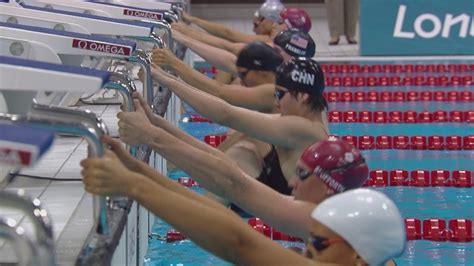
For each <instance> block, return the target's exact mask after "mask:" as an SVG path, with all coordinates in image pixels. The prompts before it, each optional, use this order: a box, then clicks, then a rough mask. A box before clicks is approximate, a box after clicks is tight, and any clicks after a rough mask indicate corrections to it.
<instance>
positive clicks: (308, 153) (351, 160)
mask: <svg viewBox="0 0 474 266" xmlns="http://www.w3.org/2000/svg"><path fill="white" fill-rule="evenodd" d="M300 159H301V161H302V162H303V163H304V164H306V165H307V166H308V167H310V168H311V169H313V172H314V173H315V174H316V175H317V176H319V178H320V179H321V180H322V181H323V182H324V183H325V184H326V185H327V186H328V188H329V189H331V190H332V191H333V192H335V193H340V192H344V191H346V190H349V189H353V188H358V187H360V186H362V184H363V183H364V182H365V180H366V179H367V177H368V176H369V168H368V167H367V164H366V163H365V159H364V157H363V156H362V154H361V153H360V151H359V150H357V149H356V148H354V147H353V146H352V145H350V144H349V143H347V142H346V141H343V140H338V139H328V140H325V141H319V142H317V143H315V144H313V145H311V146H310V147H308V148H307V149H306V150H305V151H304V152H303V154H302V155H301V157H300Z"/></svg>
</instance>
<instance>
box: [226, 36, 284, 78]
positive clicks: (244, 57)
mask: <svg viewBox="0 0 474 266" xmlns="http://www.w3.org/2000/svg"><path fill="white" fill-rule="evenodd" d="M281 63H283V58H282V57H281V55H279V54H278V52H276V51H275V49H273V48H272V47H271V46H270V45H268V44H266V43H264V42H259V41H255V42H251V43H249V44H247V45H246V46H245V47H244V48H243V49H242V50H241V51H240V53H239V55H238V56H237V62H236V63H235V64H236V65H237V66H238V67H245V68H247V69H248V70H260V71H273V72H275V70H276V69H277V67H278V66H280V65H281Z"/></svg>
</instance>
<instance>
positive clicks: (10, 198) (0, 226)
mask: <svg viewBox="0 0 474 266" xmlns="http://www.w3.org/2000/svg"><path fill="white" fill-rule="evenodd" d="M0 202H1V203H2V206H7V207H10V208H14V209H17V210H21V211H22V212H23V213H25V214H26V216H27V217H28V218H29V219H30V220H31V221H32V223H33V227H34V229H35V234H36V241H37V244H38V248H39V249H36V247H35V246H34V245H33V244H32V241H31V240H29V239H28V238H27V237H26V236H24V235H23V234H22V231H21V230H22V229H19V228H18V227H16V221H14V220H13V222H12V221H11V220H3V221H2V219H1V218H0V236H2V235H3V236H6V237H7V238H8V239H10V240H13V241H14V243H15V246H16V250H17V251H19V252H22V253H25V254H21V256H20V257H19V259H20V260H21V261H22V262H23V263H25V264H24V265H41V266H43V265H44V266H47V265H48V266H49V265H54V264H55V262H56V260H55V249H54V238H53V228H52V225H51V220H50V219H49V216H48V212H47V211H46V210H45V209H44V208H43V207H42V206H41V202H40V200H38V199H34V200H31V199H28V198H25V197H23V196H21V195H17V194H13V193H9V192H6V191H3V192H1V193H0ZM28 255H29V256H28ZM35 258H36V259H35ZM28 259H35V260H36V262H33V261H31V262H28ZM38 262H39V263H38Z"/></svg>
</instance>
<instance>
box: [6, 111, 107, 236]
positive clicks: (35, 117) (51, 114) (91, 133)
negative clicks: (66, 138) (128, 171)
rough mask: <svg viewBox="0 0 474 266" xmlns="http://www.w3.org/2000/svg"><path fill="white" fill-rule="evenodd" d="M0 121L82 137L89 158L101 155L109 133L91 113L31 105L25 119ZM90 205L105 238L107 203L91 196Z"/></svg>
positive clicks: (100, 198)
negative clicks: (24, 124)
mask: <svg viewBox="0 0 474 266" xmlns="http://www.w3.org/2000/svg"><path fill="white" fill-rule="evenodd" d="M0 120H7V121H11V122H15V123H26V124H28V126H33V127H38V128H44V129H49V130H53V131H55V132H57V133H62V134H67V135H72V136H80V137H83V138H85V139H86V141H87V143H88V144H89V146H88V152H89V154H88V156H97V157H101V156H103V155H104V147H103V145H102V143H101V141H100V139H101V137H102V136H104V135H105V134H108V130H107V127H106V125H105V124H104V122H103V121H102V120H101V119H100V118H98V117H96V116H95V115H94V114H92V113H91V112H90V111H78V110H70V109H64V108H59V107H50V106H44V105H39V104H33V107H32V110H31V112H30V114H28V115H12V114H2V113H0ZM93 201H94V203H93V204H94V220H95V221H96V224H97V233H99V234H101V235H107V234H108V233H109V226H108V223H107V206H108V205H107V200H106V198H105V197H99V196H94V198H93Z"/></svg>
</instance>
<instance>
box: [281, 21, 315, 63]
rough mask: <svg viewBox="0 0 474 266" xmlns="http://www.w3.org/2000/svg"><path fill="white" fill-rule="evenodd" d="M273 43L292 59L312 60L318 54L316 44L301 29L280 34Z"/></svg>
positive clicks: (293, 29)
mask: <svg viewBox="0 0 474 266" xmlns="http://www.w3.org/2000/svg"><path fill="white" fill-rule="evenodd" d="M273 43H275V44H276V45H278V46H280V47H281V49H283V50H284V51H285V52H286V53H287V54H289V55H290V56H292V57H306V58H312V57H313V56H314V54H315V53H316V44H315V43H314V40H313V38H311V36H310V35H309V34H308V33H306V32H304V31H302V30H299V29H296V28H292V29H287V30H284V31H282V32H280V33H279V34H278V35H277V36H276V37H275V38H274V39H273Z"/></svg>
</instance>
